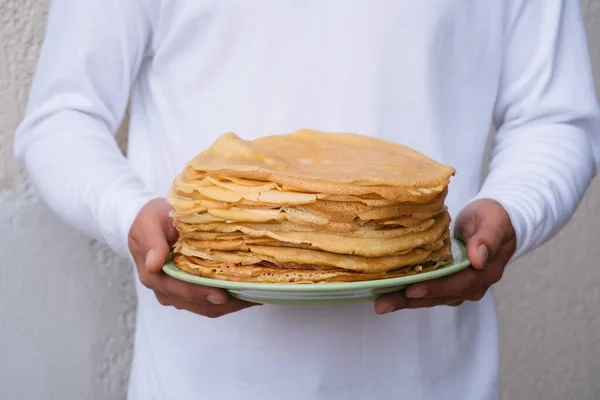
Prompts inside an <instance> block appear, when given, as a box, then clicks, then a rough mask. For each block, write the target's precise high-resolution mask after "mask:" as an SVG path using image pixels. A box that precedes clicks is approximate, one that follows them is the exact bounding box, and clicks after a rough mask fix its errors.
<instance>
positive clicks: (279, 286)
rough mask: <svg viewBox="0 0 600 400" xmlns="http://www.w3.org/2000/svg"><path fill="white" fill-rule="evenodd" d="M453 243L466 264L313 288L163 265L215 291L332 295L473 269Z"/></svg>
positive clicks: (176, 275)
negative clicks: (242, 279) (216, 276)
mask: <svg viewBox="0 0 600 400" xmlns="http://www.w3.org/2000/svg"><path fill="white" fill-rule="evenodd" d="M451 241H452V250H453V251H452V253H453V255H454V256H455V257H456V255H457V254H456V253H458V255H460V258H461V260H462V261H460V262H458V263H455V264H452V265H449V266H445V267H442V268H439V269H435V270H433V271H429V272H424V273H422V274H416V275H409V276H401V277H397V278H387V279H376V280H370V281H359V282H335V283H310V284H298V283H255V282H236V281H226V280H221V279H212V278H204V277H201V276H197V275H193V274H190V273H188V272H185V271H182V270H180V269H179V268H178V267H177V266H176V265H175V263H174V262H173V260H170V259H169V260H168V261H167V262H166V263H165V265H163V267H162V270H163V272H165V273H166V274H167V275H169V276H171V277H173V278H175V279H179V280H182V281H184V282H188V283H192V284H196V285H201V286H208V287H215V288H219V289H225V290H254V291H266V292H331V291H342V290H365V289H381V288H387V287H391V286H404V285H409V284H413V283H417V282H424V281H429V280H432V279H437V278H442V277H444V276H448V275H452V274H455V273H457V272H460V271H462V270H464V269H466V268H468V267H469V266H470V265H471V262H470V261H469V259H468V257H467V250H466V246H465V243H464V242H463V241H462V240H460V239H457V238H454V237H452V238H451Z"/></svg>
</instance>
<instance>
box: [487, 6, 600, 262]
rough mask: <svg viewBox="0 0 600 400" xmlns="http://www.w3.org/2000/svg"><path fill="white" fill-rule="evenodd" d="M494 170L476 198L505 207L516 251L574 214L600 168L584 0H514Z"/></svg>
mask: <svg viewBox="0 0 600 400" xmlns="http://www.w3.org/2000/svg"><path fill="white" fill-rule="evenodd" d="M508 3H509V4H511V7H510V12H509V14H508V16H507V24H506V26H505V47H504V49H503V52H504V54H503V69H502V75H501V79H500V87H499V95H498V98H497V102H496V106H495V111H494V120H495V125H496V128H497V129H496V130H497V134H496V136H495V140H494V143H493V147H492V153H491V162H490V172H489V175H488V176H487V178H486V180H485V182H484V184H483V187H482V189H481V191H480V193H479V194H478V195H477V198H491V199H494V200H497V201H498V202H500V203H501V204H502V205H503V206H504V208H505V209H506V210H507V212H508V214H509V215H510V218H511V220H512V223H513V225H514V228H515V230H516V236H517V250H516V253H515V255H514V257H513V259H515V258H518V257H519V256H521V255H523V254H524V253H526V252H527V251H529V250H531V249H533V248H535V247H537V246H539V245H541V244H543V243H544V242H545V241H547V240H548V239H550V238H551V237H552V236H553V235H554V234H556V233H557V231H558V230H559V229H560V228H561V227H562V226H563V225H564V224H565V223H566V222H567V221H568V220H569V219H570V217H571V216H572V215H573V213H574V212H575V210H576V208H577V206H578V204H579V202H580V200H581V198H582V197H583V195H584V193H585V191H586V189H587V187H588V185H589V183H590V181H591V180H592V178H593V177H594V175H595V174H596V170H597V168H598V166H599V159H600V156H599V155H600V137H599V135H600V130H599V128H600V119H599V113H598V104H597V99H596V97H595V93H594V82H593V76H592V71H591V67H590V63H589V56H588V50H587V43H586V37H585V29H584V24H583V20H582V14H581V8H580V2H579V0H514V1H512V2H508Z"/></svg>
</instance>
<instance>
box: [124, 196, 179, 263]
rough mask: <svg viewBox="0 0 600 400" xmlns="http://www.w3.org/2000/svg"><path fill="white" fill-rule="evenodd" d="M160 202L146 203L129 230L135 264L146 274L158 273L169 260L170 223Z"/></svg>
mask: <svg viewBox="0 0 600 400" xmlns="http://www.w3.org/2000/svg"><path fill="white" fill-rule="evenodd" d="M162 202H163V201H162V200H158V199H157V200H156V202H155V201H154V200H153V201H151V202H150V203H148V204H147V205H146V206H145V207H144V209H143V210H142V211H141V212H140V214H139V215H138V217H137V219H136V221H135V222H134V224H133V226H132V228H131V234H130V235H131V238H132V241H133V242H135V243H136V244H137V246H136V247H137V248H136V249H135V255H136V256H137V257H136V262H137V263H138V265H139V266H140V267H144V268H145V269H146V270H147V272H149V273H152V274H156V273H159V272H160V271H161V269H162V267H163V265H164V263H165V262H166V261H167V259H168V258H169V253H170V243H171V242H172V241H173V237H172V236H173V230H174V228H172V223H171V222H170V218H169V207H168V204H167V203H166V202H164V203H165V204H166V205H165V204H163V203H162Z"/></svg>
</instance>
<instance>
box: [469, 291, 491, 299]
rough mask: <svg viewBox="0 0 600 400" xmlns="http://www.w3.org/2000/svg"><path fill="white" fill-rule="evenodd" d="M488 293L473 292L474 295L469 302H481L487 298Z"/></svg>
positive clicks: (471, 295)
mask: <svg viewBox="0 0 600 400" xmlns="http://www.w3.org/2000/svg"><path fill="white" fill-rule="evenodd" d="M486 291H487V290H478V291H476V292H473V293H472V294H470V295H469V300H471V301H479V300H481V299H483V296H485V292H486Z"/></svg>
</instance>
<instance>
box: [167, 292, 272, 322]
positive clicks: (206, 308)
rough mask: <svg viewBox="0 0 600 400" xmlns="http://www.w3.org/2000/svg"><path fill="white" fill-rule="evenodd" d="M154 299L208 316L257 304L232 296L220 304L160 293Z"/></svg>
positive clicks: (214, 316) (224, 313)
mask: <svg viewBox="0 0 600 400" xmlns="http://www.w3.org/2000/svg"><path fill="white" fill-rule="evenodd" d="M156 299H157V300H158V302H159V303H160V304H162V305H163V306H172V307H175V308H177V309H178V310H186V311H190V312H193V313H195V314H199V315H202V316H205V317H209V318H218V317H221V316H223V315H226V314H230V313H233V312H237V311H241V310H244V309H246V308H249V307H254V306H259V305H260V304H257V303H249V302H247V301H243V300H239V299H236V298H232V299H231V301H229V302H228V303H227V304H222V305H207V304H196V303H190V302H186V301H182V300H180V299H174V298H172V297H169V296H166V295H164V294H162V293H156Z"/></svg>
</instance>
